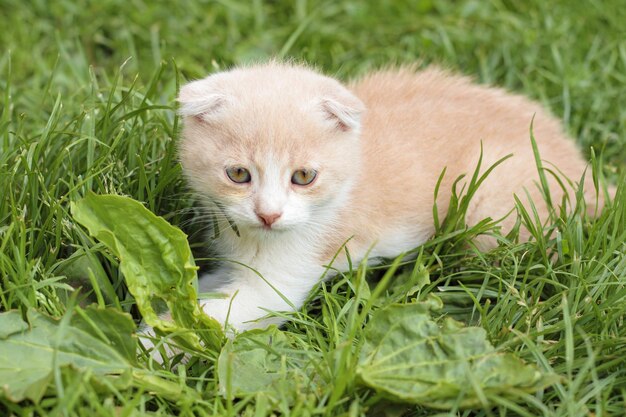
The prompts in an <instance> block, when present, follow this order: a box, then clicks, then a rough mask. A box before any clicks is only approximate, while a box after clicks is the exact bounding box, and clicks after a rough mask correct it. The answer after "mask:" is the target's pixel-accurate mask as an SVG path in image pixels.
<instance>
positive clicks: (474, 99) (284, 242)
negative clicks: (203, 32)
mask: <svg viewBox="0 0 626 417" xmlns="http://www.w3.org/2000/svg"><path fill="white" fill-rule="evenodd" d="M179 101H180V104H181V108H180V112H181V114H182V115H183V116H184V117H185V119H184V130H183V135H182V136H183V137H182V141H181V144H180V157H181V161H182V165H183V168H184V172H185V174H186V176H187V178H188V179H189V182H190V184H191V186H192V187H193V189H194V190H195V191H196V192H197V193H199V194H200V195H202V196H205V197H207V200H208V201H210V202H211V203H209V206H210V208H211V210H212V211H213V212H214V213H216V216H217V217H218V219H219V225H220V234H219V237H217V238H216V239H215V240H214V241H213V242H212V245H213V247H214V248H215V249H216V250H217V251H218V253H219V254H220V255H221V256H222V257H224V258H226V259H229V260H232V261H235V262H224V264H223V266H222V267H221V269H219V270H218V271H217V272H215V273H212V274H210V275H205V276H203V277H202V278H201V279H200V281H199V285H200V290H201V291H218V292H222V293H224V294H226V295H227V298H224V299H208V300H201V301H200V303H201V305H202V306H203V309H204V310H205V311H206V313H208V314H209V315H211V316H213V317H215V318H217V319H218V320H219V321H221V322H222V323H225V322H226V321H227V322H228V324H229V325H230V326H232V327H233V328H234V329H237V330H244V329H250V328H255V327H262V326H265V325H267V324H269V323H278V322H280V321H281V319H279V318H276V317H272V316H271V315H270V316H268V317H265V316H266V315H267V314H268V312H271V311H285V310H286V311H291V310H293V309H294V308H296V309H297V308H299V307H300V306H301V305H302V303H303V302H304V300H305V298H306V296H307V294H308V293H309V291H310V290H311V288H312V287H313V286H314V285H315V284H316V283H317V282H318V281H319V280H320V277H321V276H322V275H323V274H324V271H325V269H326V268H325V265H328V264H329V263H330V262H331V259H332V258H333V256H334V255H335V254H336V252H337V251H338V250H339V249H340V247H341V245H342V244H344V242H346V241H347V240H348V239H350V240H349V241H348V243H347V247H348V250H349V253H350V256H351V258H352V262H353V263H358V262H359V261H361V260H362V259H363V258H364V257H365V256H366V253H367V252H368V250H369V249H370V248H373V249H372V250H371V252H370V253H369V257H370V258H375V257H393V256H396V255H398V254H400V253H402V252H404V251H407V250H410V249H412V248H415V247H416V246H419V245H421V244H422V243H424V242H425V241H426V240H427V239H428V238H429V237H430V236H431V235H432V234H433V232H434V224H433V214H432V210H433V203H434V201H433V190H434V189H435V185H436V182H437V179H438V177H439V175H440V174H441V172H442V170H443V169H444V168H446V169H447V171H446V175H445V177H444V181H443V183H442V185H441V188H440V192H439V195H440V197H439V198H438V208H439V211H440V213H439V214H440V216H441V217H442V216H444V215H445V212H446V210H447V204H446V203H447V202H448V201H449V198H450V188H451V184H452V181H453V180H454V179H456V178H457V177H458V176H459V175H461V174H464V173H468V174H471V173H472V172H473V170H474V169H475V167H476V164H477V162H478V158H479V154H480V144H481V141H482V144H483V148H484V157H483V158H484V161H483V167H485V168H484V169H486V167H489V166H490V165H492V164H493V163H495V162H496V161H497V160H498V159H500V158H501V157H503V156H505V155H507V154H510V153H513V154H514V156H513V157H512V158H511V159H508V160H507V161H505V162H504V163H503V164H502V165H500V166H499V167H497V168H496V169H495V171H494V172H493V173H492V174H491V175H490V176H489V177H488V178H487V180H486V181H485V183H484V184H483V185H482V186H481V188H480V189H479V191H478V193H477V194H476V195H475V196H474V198H473V203H472V206H471V207H470V211H469V213H468V217H467V221H468V223H469V224H473V223H476V222H478V221H480V220H482V219H483V218H485V217H491V218H493V219H496V218H500V217H503V216H505V215H506V214H507V213H509V212H510V211H511V210H512V209H513V207H514V199H513V194H514V193H516V194H517V195H518V196H519V197H520V198H522V200H526V197H525V195H526V194H525V192H524V189H526V191H527V192H528V193H529V195H530V196H531V198H532V199H533V201H534V203H535V205H536V206H537V208H538V210H539V211H540V214H541V215H542V216H543V217H544V218H545V216H546V215H547V207H546V204H545V203H544V201H543V198H542V197H541V195H540V192H539V190H538V187H537V186H536V184H535V183H536V181H537V179H538V175H537V168H536V166H535V161H534V157H533V152H532V148H531V142H530V139H529V138H530V134H529V128H530V124H531V120H533V117H534V134H535V137H536V138H537V141H538V144H539V149H540V152H541V156H542V158H543V159H544V160H545V161H547V162H549V163H553V164H554V165H555V166H557V167H558V168H559V169H560V170H561V172H562V173H563V174H564V175H565V176H566V177H568V178H570V179H571V180H574V181H577V180H579V179H580V178H581V175H582V174H583V171H584V170H585V162H584V161H583V159H582V158H581V155H580V153H579V152H578V150H577V149H576V146H575V145H574V142H573V141H572V140H571V139H569V138H568V137H567V136H566V135H565V134H564V133H563V130H562V128H561V125H560V123H559V121H558V120H557V119H555V118H554V117H552V116H551V115H549V114H548V113H547V112H546V111H545V110H544V109H542V108H541V107H540V106H539V105H538V104H536V103H533V102H531V101H529V100H528V99H526V98H524V97H521V96H518V95H513V94H510V93H507V92H505V91H504V90H501V89H496V88H489V87H485V86H479V85H475V84H472V83H471V82H470V80H469V79H467V78H464V77H459V76H455V75H450V74H448V73H446V72H444V71H442V70H440V69H427V70H425V71H420V72H415V71H414V70H411V69H398V70H391V71H382V72H377V73H373V74H371V75H369V76H366V77H365V78H363V79H361V80H359V81H356V82H353V83H351V84H349V85H348V86H344V85H342V84H341V83H339V82H338V81H337V80H335V79H332V78H329V77H326V76H323V75H321V74H319V73H317V72H315V71H313V70H311V69H309V68H306V67H303V66H298V65H291V64H282V63H277V62H271V63H268V64H265V65H258V66H252V67H249V68H237V69H234V70H231V71H226V72H221V73H218V74H214V75H211V76H209V77H207V78H205V79H203V80H199V81H194V82H191V83H189V84H187V85H185V86H184V87H183V88H182V89H181V92H180V96H179ZM546 165H547V163H546ZM548 177H549V178H550V179H551V176H550V175H548ZM551 186H552V188H551V192H552V196H553V200H554V201H557V202H558V201H560V200H561V198H560V197H561V195H562V191H561V189H560V187H558V186H556V182H555V181H554V180H552V179H551ZM587 188H589V190H588V191H589V196H588V197H589V198H588V201H589V202H591V201H593V200H594V199H595V191H594V190H591V187H589V186H588V187H587ZM590 205H592V204H590ZM227 219H230V220H232V221H233V222H234V223H235V225H236V229H237V231H238V234H237V233H236V231H235V230H234V229H233V228H231V227H230V226H229V223H228V220H227ZM514 222H515V214H514V213H513V214H512V215H509V216H508V217H507V218H506V219H505V220H504V221H503V227H504V229H505V230H506V229H507V228H510V227H511V226H512V225H513V224H514ZM480 243H481V244H482V245H483V246H489V245H491V244H493V242H490V241H489V240H487V239H486V240H484V241H482V242H480ZM333 266H334V267H335V268H338V269H343V268H347V263H346V260H345V257H339V258H338V259H337V260H336V261H335V263H334V264H333ZM261 318H262V319H261Z"/></svg>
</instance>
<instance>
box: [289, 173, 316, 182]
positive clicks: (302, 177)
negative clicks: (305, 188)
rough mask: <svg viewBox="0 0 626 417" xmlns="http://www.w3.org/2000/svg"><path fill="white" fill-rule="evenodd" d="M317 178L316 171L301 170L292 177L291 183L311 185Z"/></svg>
mask: <svg viewBox="0 0 626 417" xmlns="http://www.w3.org/2000/svg"><path fill="white" fill-rule="evenodd" d="M315 177H317V171H315V170H314V169H299V170H297V171H294V173H293V175H292V176H291V183H292V184H296V185H309V184H311V183H312V182H313V180H314V179H315Z"/></svg>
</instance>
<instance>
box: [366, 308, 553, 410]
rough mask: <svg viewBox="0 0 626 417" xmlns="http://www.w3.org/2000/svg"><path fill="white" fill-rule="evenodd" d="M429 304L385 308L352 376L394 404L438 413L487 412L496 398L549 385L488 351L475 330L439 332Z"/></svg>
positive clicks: (449, 327)
mask: <svg viewBox="0 0 626 417" xmlns="http://www.w3.org/2000/svg"><path fill="white" fill-rule="evenodd" d="M433 307H435V305H434V304H433V303H430V304H427V303H414V304H404V305H391V306H389V307H387V308H384V309H381V310H378V311H377V312H376V313H375V314H374V316H373V317H372V319H371V321H370V322H369V323H368V324H367V326H366V329H365V342H364V345H363V348H362V350H361V356H360V358H359V365H358V368H357V374H358V376H359V377H360V379H361V380H362V382H364V383H365V384H366V385H368V386H370V387H372V388H374V389H376V390H378V391H380V392H381V393H382V394H383V395H385V396H387V397H390V398H391V399H393V400H396V401H402V402H410V403H415V404H421V405H425V406H429V407H433V408H438V409H452V408H455V407H459V408H469V407H479V406H482V407H487V406H488V405H489V403H490V402H489V400H490V398H492V397H494V396H496V395H498V396H505V397H510V398H511V399H515V398H516V397H519V395H520V393H522V392H534V391H536V390H537V389H539V388H541V387H544V386H546V385H548V384H549V383H551V382H552V381H551V380H550V378H546V377H545V376H544V375H543V374H542V373H541V372H539V371H538V370H537V369H536V368H535V367H534V366H530V365H526V364H524V363H523V362H522V361H521V360H520V359H519V358H517V357H515V356H514V355H512V354H507V353H501V352H498V351H496V350H495V349H494V347H493V346H492V345H491V344H490V343H489V341H488V340H487V337H486V333H485V331H484V330H483V329H482V328H480V327H464V326H463V325H462V324H461V323H459V322H456V321H454V320H452V319H446V320H444V322H443V325H442V326H439V325H438V324H437V323H436V322H435V321H433V320H432V319H431V317H430V314H429V310H430V309H431V308H433Z"/></svg>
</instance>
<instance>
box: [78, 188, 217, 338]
mask: <svg viewBox="0 0 626 417" xmlns="http://www.w3.org/2000/svg"><path fill="white" fill-rule="evenodd" d="M71 210H72V215H73V216H74V218H75V219H76V221H78V222H79V223H80V224H82V225H83V226H85V227H86V228H87V229H88V230H89V233H90V234H91V235H92V236H94V237H95V238H97V239H98V240H100V241H101V242H103V243H104V244H105V245H107V247H108V248H109V249H110V250H111V251H112V252H113V253H114V254H115V255H116V256H117V257H118V258H119V259H120V269H121V271H122V274H123V275H124V278H125V279H126V284H127V285H128V289H129V291H130V292H131V294H132V295H133V296H134V297H135V300H136V303H137V307H138V308H139V310H140V311H141V314H142V316H143V318H144V320H145V322H146V323H147V324H148V325H149V326H151V327H153V328H155V329H157V330H158V331H161V332H163V333H172V334H174V338H175V339H176V340H177V341H178V342H179V343H181V344H182V345H183V346H186V347H188V348H191V349H194V350H203V349H204V348H203V347H202V345H201V344H200V343H199V342H200V340H202V341H203V342H204V344H205V346H206V347H207V348H209V349H212V350H219V348H220V347H221V344H222V340H223V337H224V336H223V332H222V328H221V325H220V324H219V323H218V322H217V321H216V320H214V319H213V318H211V317H209V316H207V315H206V314H204V312H203V311H202V309H201V308H200V306H199V305H198V301H197V291H196V282H197V276H196V269H197V268H196V266H195V264H194V261H193V257H192V254H191V250H190V249H189V244H188V243H187V236H186V235H185V234H184V233H183V232H182V231H181V230H180V229H177V228H176V227H174V226H172V225H170V224H169V223H168V222H166V221H165V220H164V219H163V218H161V217H158V216H156V215H155V214H153V213H151V212H150V211H149V210H148V209H146V208H145V207H144V206H143V205H142V204H141V203H139V202H138V201H135V200H132V199H130V198H128V197H122V196H116V195H95V194H93V193H90V194H88V195H87V196H86V197H85V198H83V199H82V200H80V201H78V202H75V203H72V207H71ZM162 302H165V304H167V307H168V308H169V311H170V312H171V314H172V318H173V320H174V321H173V322H172V321H168V320H164V319H162V318H160V317H159V316H158V314H157V311H155V308H154V305H158V304H159V303H162Z"/></svg>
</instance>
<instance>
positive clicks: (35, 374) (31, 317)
mask: <svg viewBox="0 0 626 417" xmlns="http://www.w3.org/2000/svg"><path fill="white" fill-rule="evenodd" d="M120 314H121V313H120ZM28 321H29V322H30V329H29V328H28V325H27V326H26V329H25V330H24V331H22V332H19V333H13V334H11V335H10V336H9V337H7V338H5V339H4V340H0V381H1V382H0V384H1V389H0V395H4V396H6V397H7V398H8V399H10V400H12V401H21V400H23V399H26V398H28V399H30V400H32V401H34V402H38V401H39V400H40V399H41V397H42V396H43V395H44V394H45V392H46V389H47V388H48V384H49V382H50V380H51V379H52V375H53V371H54V369H56V368H60V367H63V366H69V365H71V366H72V367H74V368H78V369H86V368H88V369H89V370H90V372H92V373H93V374H94V375H121V374H123V373H126V372H129V371H130V370H131V365H130V364H129V363H128V362H127V361H126V360H125V358H124V357H123V356H122V355H121V354H120V353H119V352H118V351H117V350H116V349H115V348H114V347H113V346H110V345H109V344H107V343H104V342H102V341H101V340H100V339H98V338H96V337H94V336H92V335H91V334H90V333H87V332H85V331H83V330H82V329H80V328H76V327H73V326H60V325H59V322H58V321H56V320H54V319H51V318H49V317H47V316H44V315H42V314H40V313H38V312H36V311H35V310H29V311H28ZM22 323H24V321H22V318H21V317H20V315H19V314H16V312H15V311H9V312H6V313H0V328H15V327H19V326H22ZM24 324H25V323H24ZM128 336H129V337H130V334H128Z"/></svg>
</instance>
